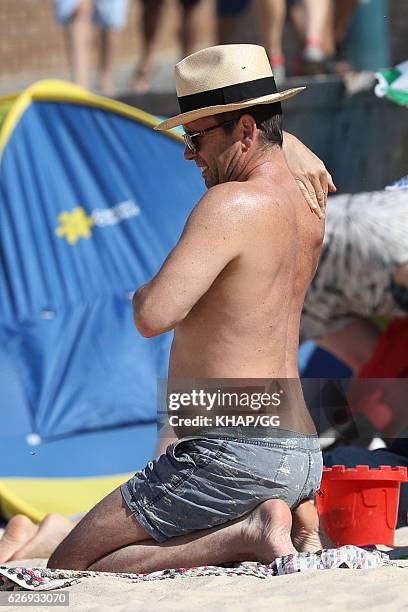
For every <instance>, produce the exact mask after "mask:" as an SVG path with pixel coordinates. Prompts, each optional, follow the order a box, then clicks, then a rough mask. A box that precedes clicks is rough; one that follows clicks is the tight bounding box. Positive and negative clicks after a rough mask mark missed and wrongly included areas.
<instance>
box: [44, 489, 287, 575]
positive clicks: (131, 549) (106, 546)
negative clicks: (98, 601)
mask: <svg viewBox="0 0 408 612" xmlns="http://www.w3.org/2000/svg"><path fill="white" fill-rule="evenodd" d="M291 526H292V518H291V512H290V509H289V507H288V506H287V504H286V503H285V502H283V501H281V500H268V501H267V502H264V503H263V504H260V505H259V506H258V507H257V508H255V509H254V510H253V511H252V512H251V513H250V514H248V515H246V517H243V518H239V519H237V520H235V521H232V522H228V523H225V524H223V525H221V526H218V527H216V528H213V529H208V530H202V531H196V532H193V533H190V534H187V535H183V536H180V537H176V538H171V539H169V540H167V541H166V542H165V543H161V544H159V543H157V542H156V541H155V540H153V539H152V538H151V535H150V533H148V532H147V531H146V529H144V528H143V527H142V526H141V524H140V523H139V521H138V520H137V519H136V518H135V516H134V515H133V514H132V512H131V510H130V509H129V507H128V506H127V504H126V503H125V502H124V500H123V498H122V494H121V491H120V489H116V490H115V491H113V492H112V493H110V494H109V495H108V496H107V497H105V498H104V499H103V500H102V501H101V502H99V503H98V504H97V505H96V506H95V507H94V508H93V509H92V510H91V511H90V512H89V513H88V514H87V515H86V516H85V517H84V518H83V519H82V520H81V521H80V522H79V523H78V525H76V527H75V528H74V529H73V530H72V531H71V532H70V533H69V535H68V536H67V538H65V540H64V541H63V542H62V543H61V544H60V545H59V546H58V547H57V549H56V550H55V551H54V552H53V554H52V555H51V557H50V560H49V562H48V567H52V568H58V569H77V570H86V569H90V568H92V569H98V570H100V571H113V572H116V571H125V570H126V571H133V572H147V571H149V572H151V571H155V570H158V569H163V568H165V567H180V566H182V567H186V566H189V565H200V564H201V565H202V564H208V563H212V564H214V563H222V562H225V561H235V560H237V558H238V560H240V559H244V558H247V559H248V560H251V559H252V560H254V559H255V560H257V559H258V560H260V561H264V562H271V561H272V560H273V558H274V557H277V556H281V555H284V554H290V553H292V552H295V549H294V548H293V545H292V542H291V539H290V531H291ZM237 556H238V557H237ZM267 560H268V561H267ZM169 564H171V565H169Z"/></svg>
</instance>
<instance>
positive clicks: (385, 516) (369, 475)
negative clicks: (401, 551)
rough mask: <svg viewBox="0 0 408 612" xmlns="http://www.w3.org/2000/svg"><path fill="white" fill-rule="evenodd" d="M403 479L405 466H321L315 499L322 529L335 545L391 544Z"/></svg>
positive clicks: (405, 470) (405, 477)
mask: <svg viewBox="0 0 408 612" xmlns="http://www.w3.org/2000/svg"><path fill="white" fill-rule="evenodd" d="M406 481H407V468H406V467H390V466H388V465H382V466H381V467H379V468H372V469H370V468H369V467H368V465H357V466H356V467H355V468H346V467H344V465H334V466H333V467H332V468H323V478H322V484H321V487H320V491H321V493H320V494H319V495H317V496H316V502H317V509H318V512H319V515H320V519H321V524H322V527H323V529H324V531H325V532H326V533H327V535H328V536H329V538H330V539H331V540H332V541H333V542H334V544H336V546H343V545H344V544H355V545H356V546H365V545H367V544H387V545H388V546H393V545H394V532H395V527H396V525H397V515H398V502H399V493H400V483H401V482H406Z"/></svg>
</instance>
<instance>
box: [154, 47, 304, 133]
mask: <svg viewBox="0 0 408 612" xmlns="http://www.w3.org/2000/svg"><path fill="white" fill-rule="evenodd" d="M175 77H176V91H177V97H178V100H179V105H180V111H181V113H180V114H179V115H176V116H175V117H171V118H170V119H167V120H166V121H162V123H160V124H159V125H157V126H156V130H169V129H171V128H173V127H176V126H177V125H184V124H186V123H189V122H190V121H195V120H196V119H201V118H202V117H209V116H211V115H218V114H220V113H227V112H230V111H235V110H239V109H241V108H246V107H250V106H254V105H255V104H273V103H275V102H281V101H282V100H286V99H287V98H291V97H292V96H295V95H296V94H298V93H300V92H301V91H303V90H304V89H306V88H305V87H297V88H295V89H287V90H286V91H282V92H278V90H277V88H276V83H275V79H274V78H273V72H272V68H271V66H270V63H269V60H268V56H267V55H266V51H265V49H264V48H263V47H261V46H259V45H217V46H215V47H208V48H207V49H202V50H201V51H197V53H193V54H192V55H189V56H188V57H186V58H184V59H183V60H181V61H180V62H179V63H178V64H176V68H175Z"/></svg>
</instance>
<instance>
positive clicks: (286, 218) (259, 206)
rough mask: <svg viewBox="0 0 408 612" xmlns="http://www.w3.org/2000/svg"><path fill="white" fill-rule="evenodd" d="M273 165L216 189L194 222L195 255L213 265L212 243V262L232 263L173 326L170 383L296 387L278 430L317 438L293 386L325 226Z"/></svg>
mask: <svg viewBox="0 0 408 612" xmlns="http://www.w3.org/2000/svg"><path fill="white" fill-rule="evenodd" d="M269 157H272V159H271V161H269V160H267V161H265V162H264V163H262V164H260V165H258V166H257V167H256V168H255V169H254V171H253V172H252V173H251V175H250V176H249V177H248V179H247V180H246V181H244V182H232V183H225V184H221V185H218V186H216V187H213V188H212V189H211V190H210V191H209V192H208V196H206V197H204V198H203V200H201V202H200V203H199V204H198V205H197V207H196V210H195V211H194V213H193V214H192V217H191V218H190V220H189V224H188V225H190V227H188V228H187V234H188V235H189V236H191V239H190V238H188V239H187V242H188V245H189V246H191V251H190V252H191V255H192V257H194V258H196V259H197V261H198V262H200V263H201V265H202V266H206V265H208V260H209V255H208V252H209V248H210V249H211V245H212V249H211V251H212V255H211V257H214V258H215V259H217V258H218V260H220V261H222V262H225V261H226V262H227V263H226V265H225V267H223V268H222V269H221V271H220V273H219V274H218V276H217V277H216V279H215V280H214V281H213V282H212V284H211V285H210V287H209V288H208V290H207V291H206V292H205V293H204V295H203V296H202V297H201V298H200V299H199V300H198V302H197V303H196V304H195V305H194V306H193V307H192V308H191V310H190V311H189V313H188V315H187V316H186V317H185V318H184V319H183V320H182V321H181V322H180V323H179V324H178V325H177V327H176V328H175V335H174V341H173V345H172V351H171V357H170V366H169V379H170V383H169V385H170V387H171V388H177V389H178V390H180V384H179V385H178V384H177V380H178V379H183V380H184V381H185V380H186V379H187V380H188V379H195V380H196V379H201V380H202V379H247V380H248V379H260V378H261V379H292V380H291V382H290V383H288V382H286V383H285V392H287V394H291V398H287V399H288V401H287V402H286V403H285V410H284V411H283V412H282V414H281V427H284V428H286V429H289V430H292V431H299V432H301V433H313V432H314V427H313V423H312V421H311V419H310V417H309V414H308V411H307V409H306V407H305V404H304V401H303V396H302V392H301V388H300V385H296V383H295V381H294V380H293V379H297V378H298V367H297V356H298V355H297V354H298V344H299V322H300V314H301V310H302V305H303V301H304V297H305V294H306V291H307V288H308V286H309V284H310V282H311V280H312V277H313V275H314V272H315V270H316V266H317V262H318V258H319V253H320V246H321V243H322V239H323V230H324V225H323V223H322V222H321V221H319V220H318V219H317V217H316V216H315V215H314V214H313V213H312V212H311V211H310V210H309V209H308V208H307V207H306V206H305V203H304V199H303V196H302V195H301V193H300V191H299V189H298V187H297V184H296V182H295V180H294V179H293V177H292V175H291V173H290V172H289V169H288V168H287V165H286V162H285V160H284V158H283V153H282V152H281V151H280V150H275V151H274V152H273V153H271V154H270V156H269ZM211 192H212V193H211ZM208 200H210V201H208ZM200 208H201V210H199V209H200ZM198 234H200V235H198ZM203 234H204V238H203ZM194 239H196V243H194ZM195 263H197V262H195ZM213 265H214V264H213V262H210V266H209V267H210V268H212V266H213ZM193 266H194V264H193ZM210 273H211V272H210ZM282 384H284V383H282ZM281 386H282V385H281ZM183 390H187V388H186V387H183ZM288 407H289V411H288ZM282 419H283V420H282ZM177 433H178V434H179V435H180V436H181V435H192V434H193V433H194V431H193V430H192V429H191V428H190V429H189V431H188V432H187V431H183V430H181V431H179V432H177Z"/></svg>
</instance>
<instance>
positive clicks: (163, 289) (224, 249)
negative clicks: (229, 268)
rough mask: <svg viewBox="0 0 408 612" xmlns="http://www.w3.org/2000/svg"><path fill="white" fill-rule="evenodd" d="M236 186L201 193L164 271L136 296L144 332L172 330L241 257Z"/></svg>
mask: <svg viewBox="0 0 408 612" xmlns="http://www.w3.org/2000/svg"><path fill="white" fill-rule="evenodd" d="M232 189H233V188H232V187H231V186H229V185H219V186H217V187H214V188H212V189H211V190H210V191H208V192H207V193H206V194H205V195H204V196H203V198H202V199H201V200H200V202H199V203H198V204H197V206H196V207H195V208H194V210H193V212H192V213H191V215H190V217H189V218H188V220H187V223H186V226H185V228H184V230H183V233H182V235H181V237H180V240H179V241H178V243H177V245H176V246H175V248H174V249H173V250H172V251H171V253H170V254H169V256H168V257H167V259H166V261H165V262H164V264H163V266H162V267H161V269H160V271H159V272H158V273H157V274H156V276H154V277H153V278H152V280H151V281H150V282H149V283H147V284H146V285H143V286H142V287H140V288H139V289H138V290H137V291H136V293H135V294H134V296H133V302H132V304H133V318H134V321H135V325H136V327H137V329H138V330H139V332H140V333H141V334H142V335H143V336H145V337H147V338H150V337H152V336H157V335H158V334H162V333H164V332H166V331H169V330H170V329H173V328H174V327H175V326H176V325H177V324H178V323H180V321H182V320H183V319H184V318H185V317H186V316H187V314H188V313H189V312H190V310H191V309H192V307H193V306H194V305H195V304H196V302H198V300H199V299H200V298H201V296H202V295H204V293H205V292H206V291H207V290H208V289H209V288H210V286H211V285H212V283H213V282H214V280H215V279H216V278H217V276H218V275H219V273H220V272H221V271H222V270H223V268H225V266H226V265H227V264H228V263H229V262H230V261H232V260H233V259H234V258H235V257H237V256H238V255H239V248H238V232H237V231H236V227H235V226H234V222H233V219H234V215H233V214H231V213H232V211H231V209H233V208H234V207H235V204H234V197H233V195H234V194H233V193H232Z"/></svg>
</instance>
